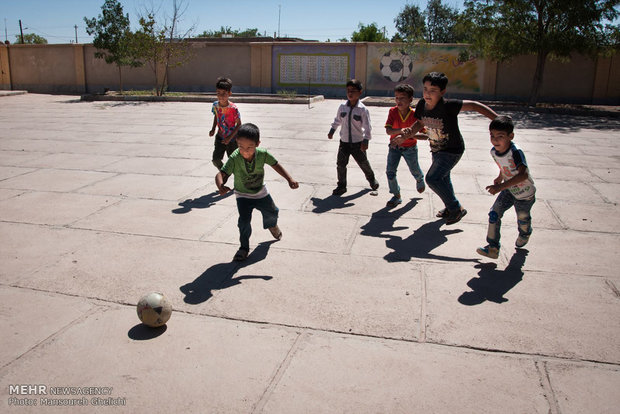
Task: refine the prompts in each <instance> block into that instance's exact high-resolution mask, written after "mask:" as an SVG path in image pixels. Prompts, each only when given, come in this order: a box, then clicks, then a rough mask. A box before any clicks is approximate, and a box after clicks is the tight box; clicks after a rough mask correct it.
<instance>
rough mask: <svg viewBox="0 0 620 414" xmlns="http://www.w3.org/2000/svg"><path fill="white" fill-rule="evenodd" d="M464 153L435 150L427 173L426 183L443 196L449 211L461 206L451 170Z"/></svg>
mask: <svg viewBox="0 0 620 414" xmlns="http://www.w3.org/2000/svg"><path fill="white" fill-rule="evenodd" d="M462 156H463V154H452V153H450V152H441V151H440V152H433V164H432V165H431V168H429V170H428V172H427V173H426V184H428V186H429V187H430V188H431V190H433V191H434V192H435V194H437V195H438V196H439V198H441V201H443V204H444V205H445V206H446V208H447V209H448V211H455V210H458V209H460V208H461V204H460V203H459V200H457V199H456V195H454V188H453V187H452V179H451V178H450V171H452V168H454V166H455V165H456V164H457V163H458V162H459V160H460V159H461V157H462Z"/></svg>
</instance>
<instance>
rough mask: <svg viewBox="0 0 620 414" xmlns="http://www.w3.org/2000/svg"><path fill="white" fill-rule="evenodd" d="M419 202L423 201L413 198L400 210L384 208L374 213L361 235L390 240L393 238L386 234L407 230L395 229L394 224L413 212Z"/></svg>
mask: <svg viewBox="0 0 620 414" xmlns="http://www.w3.org/2000/svg"><path fill="white" fill-rule="evenodd" d="M418 200H422V199H421V198H412V199H411V200H409V202H408V203H407V204H405V205H403V206H402V207H400V208H398V209H393V207H383V208H382V209H381V210H378V211H375V212H374V213H372V216H370V221H368V223H366V224H364V225H363V226H362V227H361V228H362V232H361V233H360V234H362V235H363V236H371V237H385V238H390V237H392V236H390V235H389V234H384V233H386V232H390V231H398V230H405V229H406V228H407V227H402V226H401V227H394V223H396V220H398V219H399V218H401V217H402V216H403V215H405V213H408V212H409V211H411V210H413V208H414V207H415V206H416V205H417V204H418Z"/></svg>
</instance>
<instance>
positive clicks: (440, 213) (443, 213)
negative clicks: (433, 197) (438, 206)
mask: <svg viewBox="0 0 620 414" xmlns="http://www.w3.org/2000/svg"><path fill="white" fill-rule="evenodd" d="M447 215H448V209H447V208H444V209H443V210H439V211H438V212H437V214H436V215H435V217H439V218H444V217H446V216H447Z"/></svg>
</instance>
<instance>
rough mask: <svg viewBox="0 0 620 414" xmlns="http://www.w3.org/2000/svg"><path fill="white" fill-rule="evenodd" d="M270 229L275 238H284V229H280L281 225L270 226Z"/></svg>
mask: <svg viewBox="0 0 620 414" xmlns="http://www.w3.org/2000/svg"><path fill="white" fill-rule="evenodd" d="M269 231H270V232H271V235H272V236H273V238H274V239H276V240H281V239H282V231H280V227H278V226H277V225H275V226H273V227H269Z"/></svg>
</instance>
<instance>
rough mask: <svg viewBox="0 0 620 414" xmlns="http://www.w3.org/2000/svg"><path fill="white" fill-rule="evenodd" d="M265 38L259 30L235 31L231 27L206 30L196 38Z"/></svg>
mask: <svg viewBox="0 0 620 414" xmlns="http://www.w3.org/2000/svg"><path fill="white" fill-rule="evenodd" d="M225 35H227V36H228V37H263V36H262V35H261V34H260V33H259V32H258V29H256V28H255V29H245V30H233V29H231V28H230V26H226V27H224V26H221V27H220V29H219V30H205V31H204V32H202V33H201V34H199V35H198V36H196V37H211V38H215V37H226V36H225Z"/></svg>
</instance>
